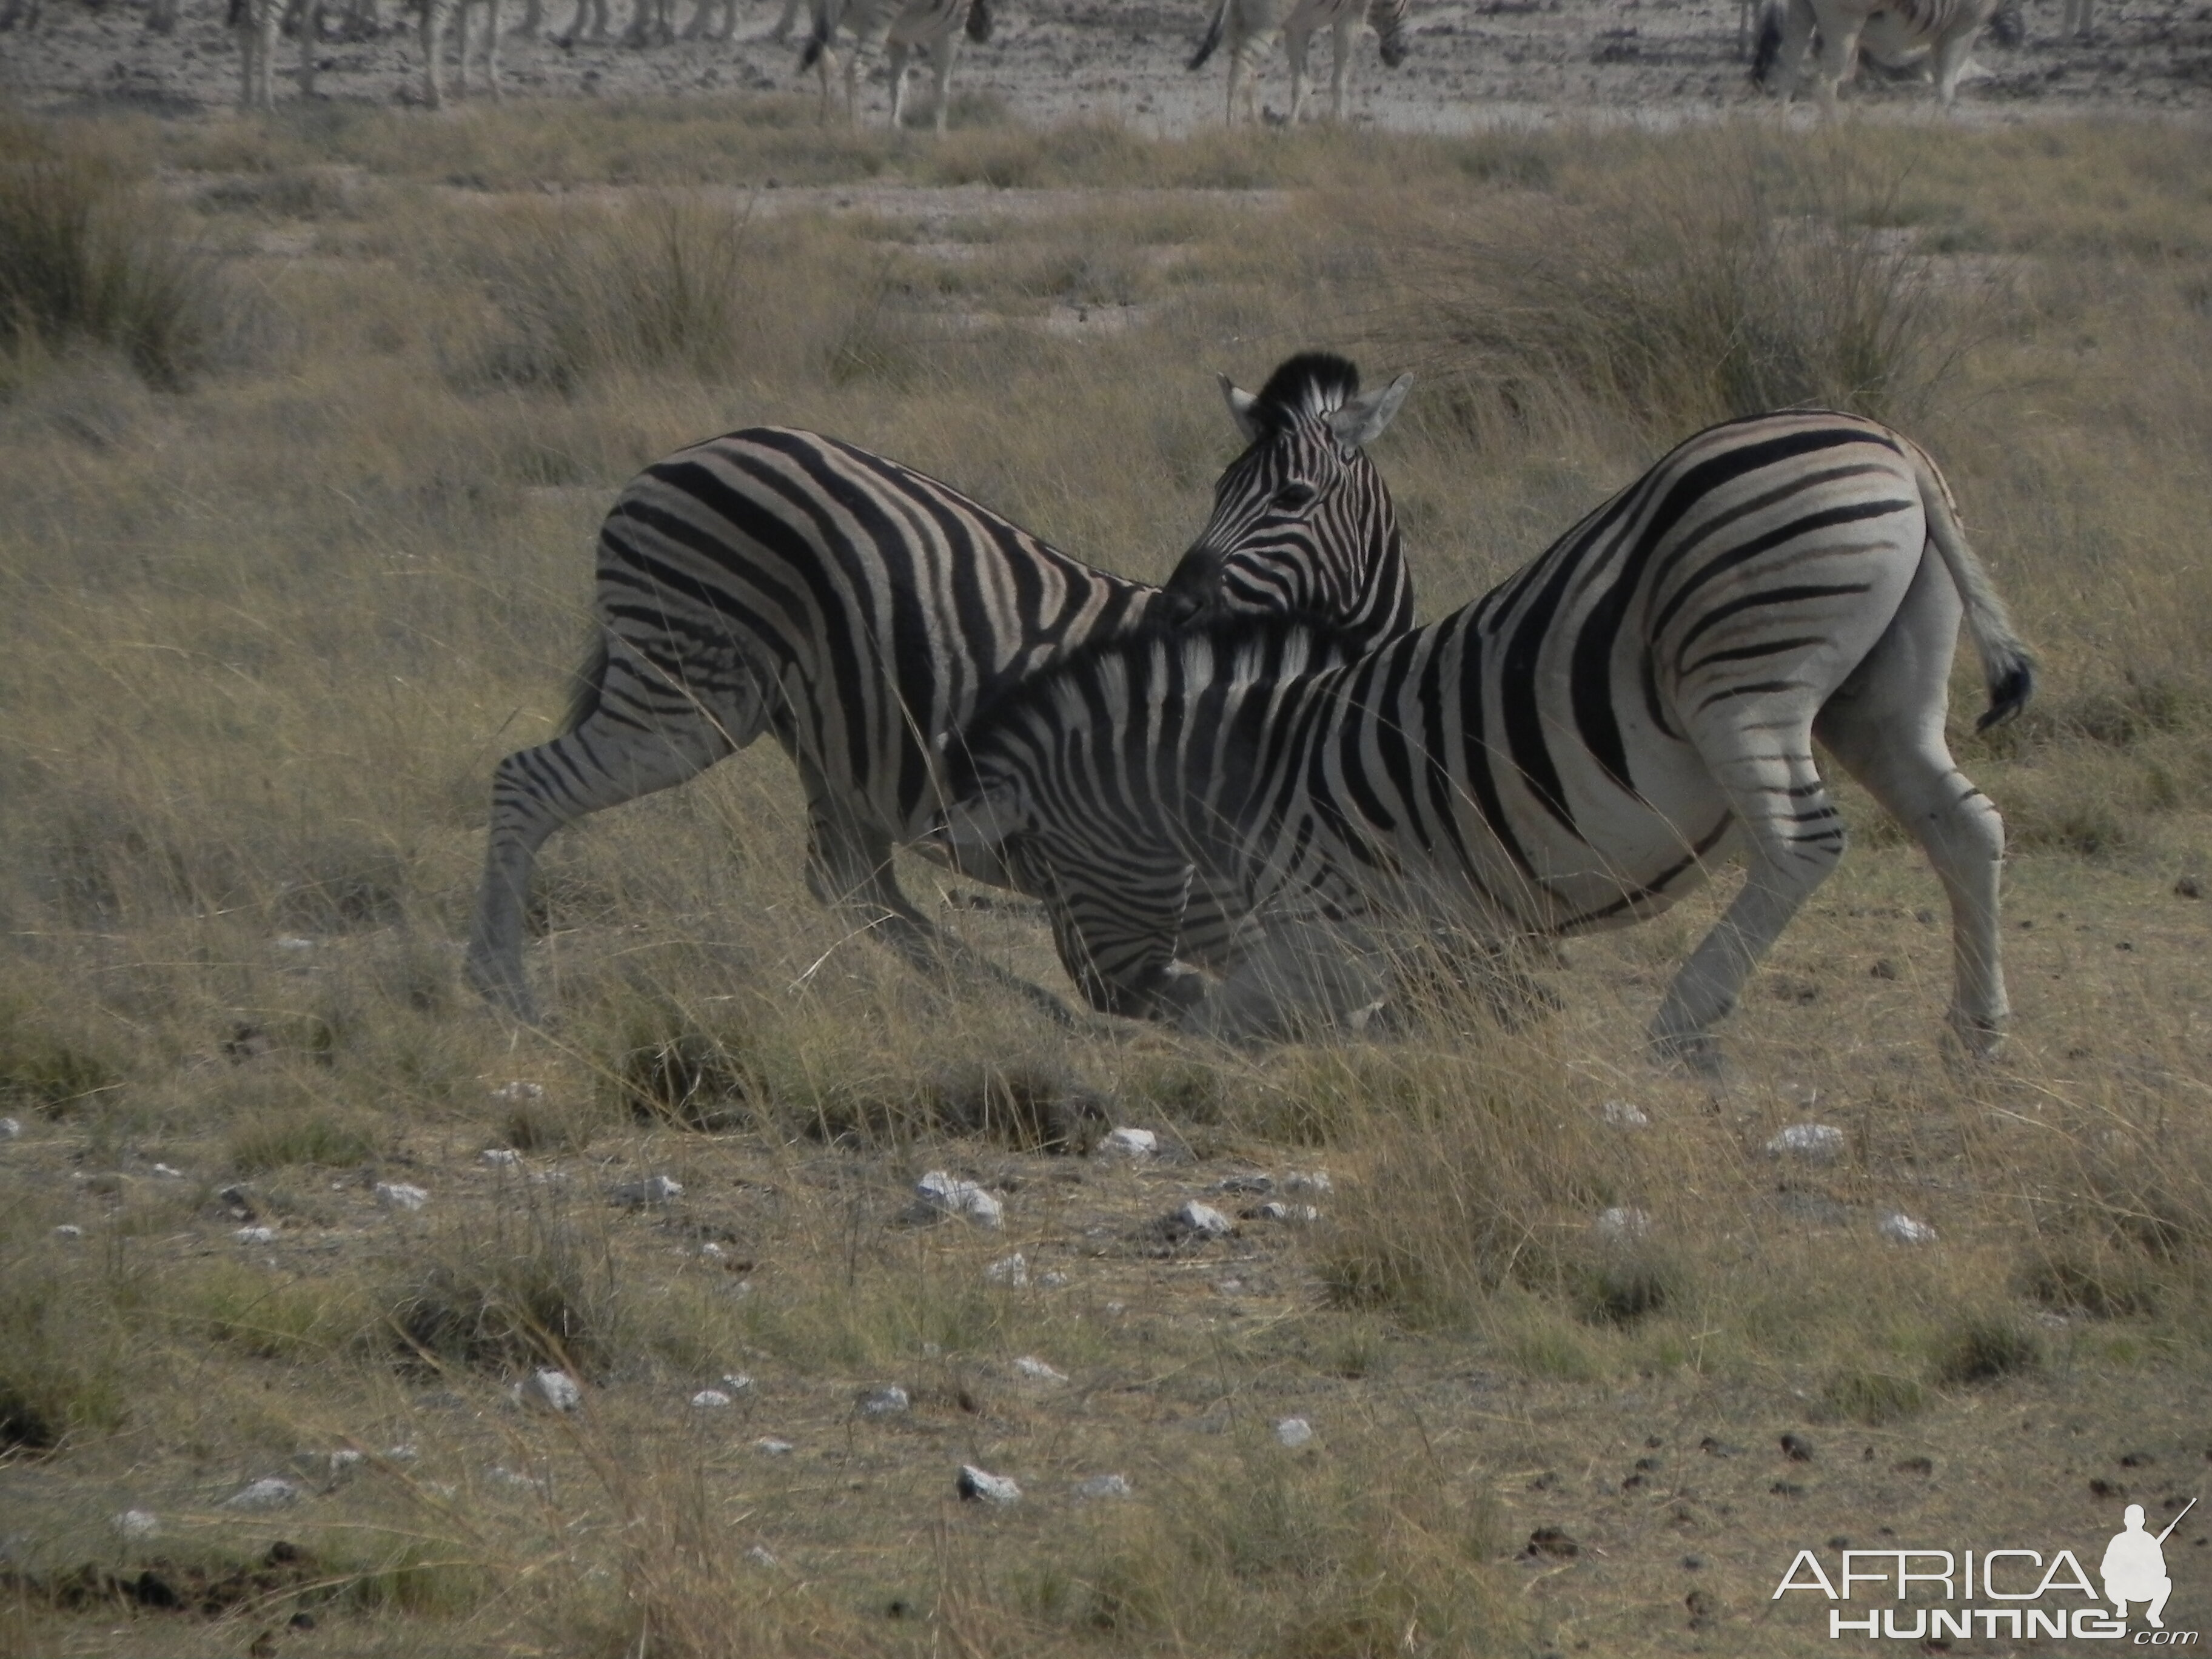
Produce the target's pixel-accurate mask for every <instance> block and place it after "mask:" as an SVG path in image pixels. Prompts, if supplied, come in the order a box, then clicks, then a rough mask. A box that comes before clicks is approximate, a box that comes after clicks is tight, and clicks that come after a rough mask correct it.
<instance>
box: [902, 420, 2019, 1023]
mask: <svg viewBox="0 0 2212 1659" xmlns="http://www.w3.org/2000/svg"><path fill="white" fill-rule="evenodd" d="M1962 616H1963V617H1964V619H1965V622H1966V627H1967V629H1968V631H1969V632H1970V634H1971V635H1972V637H1973V640H1974V643H1975V647H1976V648H1977V650H1978V652H1979V653H1980V656H1981V659H1982V664H1983V669H1984V677H1985V679H1986V682H1987V684H1988V687H1989V693H1990V707H1989V712H1988V713H1987V714H1984V715H1983V717H1982V724H1983V725H1984V726H1988V725H1990V723H1992V722H1993V721H1996V720H2001V719H2002V718H2004V717H2005V716H2006V715H2008V714H2011V713H2013V712H2014V711H2015V710H2016V709H2018V708H2020V707H2021V704H2022V703H2023V702H2025V701H2026V699H2027V696H2028V692H2029V688H2030V684H2031V665H2030V663H2029V659H2028V657H2027V653H2026V652H2025V650H2024V649H2023V648H2022V647H2021V644H2020V641H2019V640H2018V639H2017V638H2016V637H2015V635H2014V633H2013V631H2012V628H2011V624H2010V623H2009V622H2008V620H2007V618H2006V615H2005V611H2004V607H2003V605H2002V603H2001V602H2000V601H1999V600H1998V599H1997V598H1996V593H1995V592H1994V590H1993V589H1992V587H1991V586H1990V581H1989V578H1988V576H1987V574H1986V573H1985V572H1984V569H1983V568H1982V566H1981V564H1980V563H1979V562H1978V560H1977V559H1976V558H1975V556H1974V555H1973V553H1972V550H1970V549H1969V548H1968V546H1967V544H1966V538H1965V536H1964V535H1963V534H1962V532H1960V526H1959V520H1958V516H1957V513H1956V511H1955V509H1954V506H1953V504H1952V501H1951V495H1950V492H1949V490H1948V488H1947V487H1946V485H1945V483H1944V482H1943V480H1942V477H1941V476H1940V475H1939V474H1938V473H1937V471H1936V467H1935V465H1934V463H1933V462H1931V461H1930V460H1929V459H1928V457H1927V456H1926V454H1924V453H1923V452H1922V451H1921V450H1920V448H1919V447H1917V446H1916V445H1914V444H1913V443H1911V441H1909V440H1907V439H1905V438H1903V437H1900V436H1899V435H1897V434H1896V433H1894V432H1891V431H1889V430H1887V428H1883V427H1881V426H1880V425H1877V424H1875V422H1871V421H1867V420H1862V419H1859V418H1857V417H1855V416H1844V415H1834V414H1827V413H1823V412H1819V411H1797V412H1790V413H1786V414H1778V415H1766V416H1757V417H1754V418H1751V419H1747V420H1741V421H1735V422H1729V424H1726V425H1723V426H1718V427H1715V428H1712V429H1711V430H1710V431H1707V432H1704V433H1701V434H1699V435H1698V436H1696V437H1694V438H1692V439H1691V440H1689V441H1687V442H1686V443H1684V444H1683V445H1681V446H1680V447H1679V448H1677V449H1675V450H1674V452H1673V453H1671V454H1669V455H1668V456H1667V457H1666V458H1665V459H1662V461H1660V462H1659V464H1658V465H1656V466H1655V467H1653V468H1652V469H1651V470H1650V471H1649V472H1647V473H1646V474H1644V477H1641V478H1639V479H1638V480H1637V481H1636V482H1635V483H1632V484H1631V485H1630V486H1628V488H1626V489H1624V490H1622V491H1621V492H1620V494H1618V495H1615V496H1613V499H1612V500H1610V501H1607V502H1606V503H1605V504H1604V505H1603V506H1602V507H1599V508H1598V509H1597V510H1596V511H1595V512H1594V513H1591V514H1590V515H1589V517H1587V518H1586V519H1584V520H1583V521H1582V522H1581V523H1580V524H1578V525H1577V526H1575V527H1574V528H1573V529H1572V530H1571V531H1570V532H1568V533H1567V534H1566V535H1565V536H1564V537H1562V538H1560V539H1559V541H1558V542H1556V543H1554V544H1553V546H1552V547H1551V548H1550V549H1549V550H1547V552H1545V553H1544V554H1542V555H1541V556H1539V557H1538V558H1537V559H1536V560H1535V561H1534V562H1532V563H1530V564H1528V565H1527V566H1525V567H1524V568H1522V570H1521V571H1520V572H1519V573H1518V574H1515V575H1514V576H1512V577H1511V578H1510V579H1509V580H1507V581H1506V582H1504V584H1503V585H1502V586H1499V587H1498V588H1497V589H1495V590H1494V591H1492V592H1491V593H1489V594H1488V595H1487V596H1486V597H1485V598H1483V599H1479V600H1477V601H1476V602H1475V603H1474V604H1473V605H1468V606H1467V607H1466V608H1465V609H1464V610H1462V611H1458V612H1456V613H1455V614H1454V615H1453V616H1450V617H1446V618H1445V619H1444V620H1443V621H1441V622H1438V623H1431V625H1430V626H1428V627H1426V628H1424V629H1419V631H1417V632H1414V633H1411V634H1406V635H1400V636H1398V637H1397V638H1395V639H1394V640H1390V641H1386V642H1385V643H1383V645H1381V646H1380V647H1376V648H1374V649H1372V650H1370V651H1369V652H1368V653H1366V654H1364V655H1361V656H1358V657H1356V658H1353V659H1349V660H1346V659H1343V657H1342V655H1341V653H1340V652H1338V650H1337V647H1335V646H1334V644H1333V643H1332V642H1330V641H1327V640H1326V639H1325V638H1322V637H1320V636H1316V635H1308V634H1304V633H1301V632H1298V631H1296V630H1289V631H1285V630H1274V631H1272V632H1270V631H1264V630H1263V631H1259V632H1257V633H1255V632H1253V630H1251V629H1249V628H1248V629H1247V630H1245V635H1246V636H1244V637H1239V636H1237V635H1235V634H1233V633H1232V634H1220V633H1214V634H1208V633H1205V632H1196V633H1192V632H1185V633H1182V634H1178V635H1152V636H1149V637H1140V638H1139V639H1136V640H1133V641H1115V642H1109V643H1108V644H1105V645H1103V646H1100V647H1096V648H1094V649H1093V650H1091V651H1090V652H1086V653H1080V654H1079V655H1077V656H1075V657H1073V658H1072V659H1070V660H1069V661H1068V662H1067V663H1066V664H1065V665H1062V666H1061V667H1060V668H1058V669H1056V670H1054V671H1053V672H1051V673H1048V674H1046V675H1043V676H1042V677H1040V678H1037V679H1036V680H1035V681H1033V682H1030V683H1029V684H1024V685H1022V686H1018V687H1017V688H1016V689H1015V690H1014V691H1012V693H1011V694H1009V696H1007V697H1006V699H1005V700H1004V701H1003V702H1001V703H1000V704H999V705H997V706H996V707H994V708H990V709H987V710H986V711H985V712H984V713H983V714H981V715H980V716H979V717H978V719H977V720H976V721H975V723H974V724H973V725H972V726H970V727H969V729H968V731H967V732H965V733H964V734H963V741H962V742H961V743H959V744H956V745H955V754H954V757H953V760H954V769H953V776H954V780H955V784H956V787H957V791H958V794H957V799H955V800H954V802H953V804H952V805H951V807H950V808H948V810H947V811H946V814H945V819H944V822H943V823H942V824H941V826H940V829H939V837H940V839H941V840H942V841H943V842H944V844H945V848H947V851H948V853H949V854H951V855H953V856H973V855H976V854H987V855H988V856H991V857H994V858H997V859H999V860H1000V861H1001V862H1002V863H1003V864H1004V865H1005V866H1006V869H1007V872H1008V873H1009V875H1010V876H1011V877H1012V879H1013V880H1014V883H1015V884H1016V885H1018V886H1019V887H1021V888H1022V889H1024V890H1026V891H1028V892H1030V893H1031V894H1032V895H1034V896H1037V897H1039V898H1041V899H1042V900H1044V901H1045V902H1046V905H1047V908H1048V913H1049V914H1050V915H1051V916H1052V919H1053V922H1054V933H1055V936H1056V938H1057V939H1058V942H1059V945H1060V952H1061V957H1062V959H1063V962H1064V963H1065V964H1066V967H1067V968H1068V969H1069V970H1070V972H1071V973H1072V974H1073V975H1074V976H1075V977H1076V979H1077V981H1078V982H1079V984H1080V985H1081V986H1082V987H1083V988H1084V989H1085V993H1086V994H1088V995H1089V996H1090V998H1091V1001H1092V1003H1093V1004H1094V1006H1099V1007H1103V1008H1108V1009H1111V1010H1115V1011H1117V1012H1133V1013H1146V1014H1150V1015H1152V1016H1154V1017H1157V1018H1172V1019H1175V1020H1176V1021H1178V1022H1179V1023H1181V1024H1183V1025H1184V1026H1185V1027H1186V1028H1188V1029H1190V1030H1196V1031H1202V1032H1208V1033H1212V1034H1215V1035H1218V1036H1227V1037H1231V1038H1243V1037H1249V1036H1262V1035H1267V1034H1270V1033H1273V1032H1277V1031H1279V1030H1283V1029H1284V1028H1285V1026H1286V1025H1288V1024H1291V1023H1292V1022H1294V1021H1296V1020H1297V1019H1298V1018H1303V1017H1307V1016H1317V1017H1322V1018H1343V1017H1346V1016H1348V1015H1351V1014H1352V1013H1354V1012H1357V1011H1358V1010H1359V1009H1361V1008H1363V1007H1365V1006H1371V1005H1373V1004H1375V1003H1376V1001H1377V1000H1378V999H1380V998H1381V997H1383V994H1384V986H1385V981H1384V979H1383V975H1381V974H1379V973H1378V972H1377V970H1376V966H1375V953H1376V951H1378V950H1379V949H1380V946H1381V944H1382V941H1383V940H1384V939H1387V938H1388V937H1389V930H1390V928H1391V927H1393V926H1395V925H1398V924H1402V923H1407V922H1412V923H1415V924H1419V925H1421V926H1422V927H1427V928H1431V929H1433V928H1434V927H1436V925H1437V924H1439V923H1441V924H1443V925H1444V926H1445V927H1448V928H1450V929H1453V930H1464V931H1466V932H1471V933H1476V934H1478V935H1481V936H1486V937H1488V938H1491V939H1497V938H1500V937H1510V936H1512V935H1524V936H1525V935H1557V934H1564V933H1575V932H1577V931H1583V930H1590V929H1596V928H1603V927H1616V926H1621V925H1625V924H1626V923H1629V922H1632V921H1638V920H1640V919H1642V918H1644V917H1646V916H1650V915H1655V914H1656V913H1658V912H1659V911H1662V910H1664V909H1665V908H1668V906H1669V905H1671V904H1672V903H1674V901H1675V900H1676V899H1678V898H1679V897H1680V896H1681V895H1683V894H1684V893H1686V892H1687V891H1689V890H1691V889H1692V888H1694V887H1696V886H1698V885H1699V884H1701V883H1702V882H1703V881H1704V880H1705V878H1706V876H1707V874H1708V872H1709V871H1710V869H1711V865H1712V863H1713V862H1714V860H1716V859H1717V858H1719V857H1720V856H1722V855H1723V854H1724V853H1730V852H1735V851H1741V852H1742V853H1744V854H1746V855H1747V861H1748V865H1749V873H1748V877H1747V880H1746V882H1745V884H1744V886H1743V889H1742V890H1741V892H1740V893H1739V894H1738V895H1737V896H1736V898H1735V902H1734V903H1733V904H1732V905H1731V906H1730V907H1729V910H1728V912H1727V914H1726V915H1725V916H1724V917H1723V920H1722V921H1721V922H1720V924H1719V925H1718V926H1717V927H1715V928H1714V929H1713V930H1712V932H1711V933H1709V934H1708V935H1707V936H1706V938H1705V941H1704V942H1703V943H1702V944H1700V945H1699V946H1698V948H1697V950H1696V951H1694V952H1693V953H1692V956H1691V957H1690V958H1689V960H1688V962H1687V963H1686V964H1685V965H1684V966H1683V968H1682V969H1681V970H1680V973H1679V974H1678V975H1676V976H1675V979H1674V983H1673V985H1672V986H1671V987H1669V989H1668V993H1667V994H1666V998H1665V1000H1664V1001H1663V1003H1662V1006H1661V1007H1660V1009H1659V1012H1658V1014H1657V1017H1656V1019H1655V1020H1654V1021H1653V1024H1652V1028H1651V1036H1652V1038H1653V1041H1654V1042H1655V1043H1656V1045H1657V1046H1658V1048H1660V1049H1661V1050H1662V1052H1664V1053H1665V1054H1668V1055H1670V1056H1673V1057H1675V1058H1679V1059H1682V1060H1686V1061H1689V1062H1691V1063H1692V1064H1699V1065H1703V1064H1705V1063H1707V1062H1709V1061H1710V1060H1711V1059H1712V1057H1713V1053H1714V1051H1713V1048H1712V1045H1711V1037H1710V1031H1711V1027H1712V1026H1713V1024H1715V1022H1717V1020H1719V1019H1720V1018H1722V1017H1723V1015H1725V1014H1726V1013H1727V1012H1729V1010H1730V1009H1731V1008H1733V1007H1734V1006H1735V1001H1736V998H1737V995H1738V994H1739V993H1740V991H1741V988H1742V986H1743V984H1744V981H1745V980H1746V979H1747V977H1748V976H1749V975H1750V973H1751V970H1752V969H1753V967H1754V965H1756V963H1758V962H1759V958H1760V957H1762V956H1763V955H1764V954H1765V951H1766V950H1767V948H1768V947H1769V946H1770V945H1771V944H1772V943H1773V941H1774V939H1776V937H1777V936H1778V934H1779V933H1781V931H1782V929H1783V927H1784V926H1785V925H1786V924H1787V923H1788V921H1789V920H1790V917H1791V916H1792V915H1794V914H1795V913H1796V910H1797V908H1798V907H1799V906H1800V905H1801V904H1802V903H1803V902H1804V900H1805V898H1806V896H1807V895H1808V894H1809V893H1811V892H1812V890H1814V888H1815V887H1817V886H1818V885H1819V884H1820V882H1821V881H1822V880H1823V879H1824V878H1826V875H1827V874H1828V872H1829V871H1831V870H1832V869H1833V868H1834V867H1835V864H1836V861H1837V860H1838V859H1839V858H1840V857H1841V856H1842V854H1843V850H1844V823H1843V819H1842V817H1841V815H1840V814H1839V813H1838V811H1837V810H1836V807H1835V805H1834V803H1833V801H1832V799H1830V796H1829V793H1828V788H1827V785H1826V782H1825V781H1823V780H1822V778H1821V775H1820V769H1819V767H1818V766H1817V765H1816V764H1815V763H1814V757H1813V741H1814V738H1815V737H1818V738H1820V741H1821V743H1822V744H1825V745H1826V749H1827V750H1828V752H1829V753H1830V754H1831V755H1832V757H1834V758H1835V760H1836V761H1837V762H1838V763H1839V764H1841V765H1842V766H1843V767H1844V769H1845V770H1846V771H1848V772H1850V774H1851V775H1852V776H1854V777H1856V778H1857V779H1858V781H1860V782H1861V783H1863V785H1865V787H1867V789H1868V790H1869V793H1872V794H1873V795H1874V797H1875V799H1876V800H1877V801H1879V802H1880V803H1881V805H1883V806H1885V807H1887V809H1888V810H1889V811H1891V812H1892V813H1893V814H1894V815H1895V817H1897V819H1898V821H1899V823H1902V824H1904V825H1905V827H1906V829H1908V830H1910V831H1911V833H1912V835H1913V836H1915V837H1916V838H1917V840H1918V841H1919V842H1920V845H1921V846H1922V848H1923V849H1924V850H1925V851H1926V853H1927V854H1928V857H1929V861H1930V862H1931V863H1932V864H1933V865H1934V866H1935V867H1936V872H1937V874H1938V875H1939V876H1940V877H1941V878H1942V882H1943V884H1944V887H1945V889H1946V890H1947V892H1948V895H1949V897H1950V902H1951V917H1952V939H1953V953H1954V993H1953V997H1952V1004H1951V1023H1952V1025H1953V1028H1954V1030H1955V1031H1956V1032H1957V1033H1958V1035H1959V1036H1960V1038H1961V1039H1962V1040H1963V1041H1964V1042H1966V1044H1967V1045H1968V1046H1969V1047H1971V1048H1973V1049H1975V1050H1976V1051H1978V1052H1986V1051H1987V1050H1989V1049H1990V1048H1992V1047H1993V1046H1994V1045H1995V1043H1996V1040H1997V1038H1998V1036H1999V1034H2000V1032H2001V1030H2002V1027H2003V1024H2004V1022H2005V1019H2006V1017H2007V1012H2008V1008H2007V1004H2006V1000H2005V992H2004V981H2003V979H2002V974H2001V973H2000V970H1999V965H1998V937H1997V878H1998V865H1999V862H2000V860H2001V858H2002V853H2003V848H2004V832H2003V826H2002V822H2001V821H2000V820H1999V818H1998V817H1997V813H1996V809H1995V808H1994V807H1992V806H1991V805H1990V803H1989V801H1988V799H1986V798H1985V797H1984V795H1983V794H1982V793H1981V792H1980V791H1979V790H1978V789H1977V788H1975V787H1973V785H1972V784H1971V783H1970V782H1968V781H1966V778H1965V777H1964V776H1962V775H1960V772H1959V770H1958V769H1957V767H1956V766H1955V765H1954V763H1953V762H1952V759H1951V756H1950V752H1949V750H1948V747H1947V746H1946V744H1945V739H1944V714H1945V707H1946V702H1947V699H1948V689H1947V688H1948V678H1949V673H1950V666H1951V659H1952V655H1953V653H1954V650H1955V648H1956V646H1957V640H1958V631H1959V625H1960V619H1961V617H1962ZM1332 653H1334V654H1332ZM1191 917H1196V918H1198V919H1199V924H1200V925H1198V926H1196V927H1193V926H1192V925H1190V921H1189V918H1191ZM1195 969H1211V970H1212V972H1213V973H1215V974H1217V975H1222V977H1221V978H1219V979H1218V980H1216V979H1212V978H1208V977H1206V976H1205V975H1201V974H1200V973H1199V972H1197V971H1194V970H1195Z"/></svg>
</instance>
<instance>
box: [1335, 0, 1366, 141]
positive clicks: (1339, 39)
mask: <svg viewBox="0 0 2212 1659" xmlns="http://www.w3.org/2000/svg"><path fill="white" fill-rule="evenodd" d="M1358 27H1359V14H1358V12H1357V11H1356V10H1346V11H1344V12H1341V13H1340V14H1339V15H1338V16H1337V20H1336V56H1335V58H1333V59H1332V60H1331V61H1330V63H1329V66H1328V118H1329V119H1330V120H1332V121H1338V122H1341V121H1342V120H1343V119H1344V73H1345V71H1346V70H1347V69H1349V68H1351V66H1352V32H1353V31H1354V30H1355V29H1357V28H1358Z"/></svg>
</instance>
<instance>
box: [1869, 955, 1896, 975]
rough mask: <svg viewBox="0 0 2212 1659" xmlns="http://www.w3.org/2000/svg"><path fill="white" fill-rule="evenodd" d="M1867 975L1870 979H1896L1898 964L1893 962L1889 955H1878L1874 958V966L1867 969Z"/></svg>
mask: <svg viewBox="0 0 2212 1659" xmlns="http://www.w3.org/2000/svg"><path fill="white" fill-rule="evenodd" d="M1867 977H1868V978H1869V979H1895V978H1896V977H1897V964H1896V963H1893V962H1892V961H1891V960H1890V959H1889V958H1888V957H1875V960H1874V966H1872V967H1871V968H1869V969H1867Z"/></svg>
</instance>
